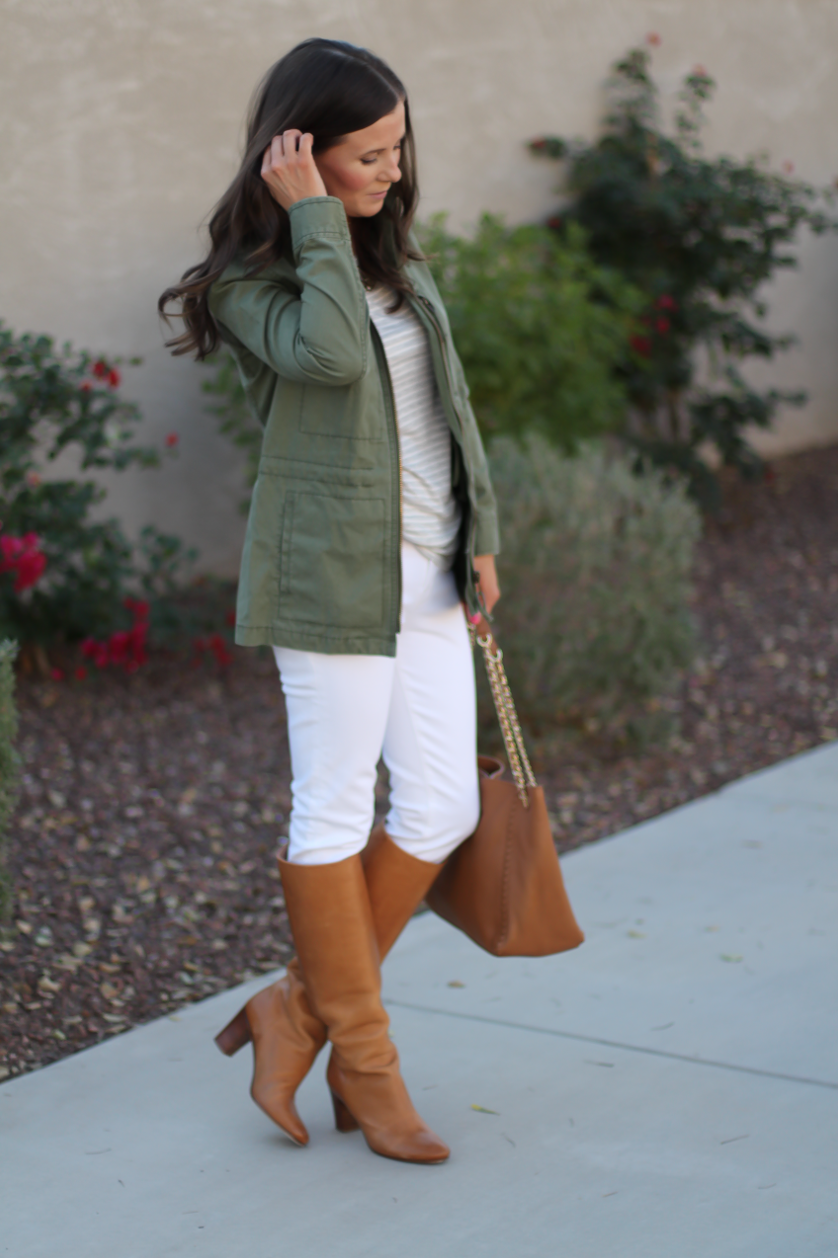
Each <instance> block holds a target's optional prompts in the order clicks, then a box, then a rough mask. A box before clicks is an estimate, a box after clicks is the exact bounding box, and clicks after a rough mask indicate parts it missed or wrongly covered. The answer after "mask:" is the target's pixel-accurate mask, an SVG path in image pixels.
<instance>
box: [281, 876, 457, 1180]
mask: <svg viewBox="0 0 838 1258" xmlns="http://www.w3.org/2000/svg"><path fill="white" fill-rule="evenodd" d="M280 873H281V876H282V885H283V887H284V889H285V904H286V907H287V909H288V916H289V918H290V920H291V928H292V930H293V932H294V940H295V942H296V944H297V953H298V956H299V960H300V966H301V969H302V974H303V979H304V982H305V986H306V992H307V993H308V999H309V1003H310V1005H311V1007H312V1009H313V1010H314V1012H315V1013H316V1014H317V1015H318V1016H319V1017H320V1019H321V1020H322V1021H323V1022H324V1023H325V1024H326V1026H327V1027H328V1031H329V1039H330V1040H331V1041H332V1045H333V1050H334V1051H333V1057H332V1061H331V1063H330V1076H331V1077H330V1080H329V1083H330V1087H331V1089H332V1097H333V1101H334V1106H335V1116H336V1118H337V1120H338V1125H339V1126H340V1125H341V1120H342V1118H343V1115H344V1114H347V1115H350V1116H351V1117H352V1118H353V1119H354V1120H355V1121H356V1122H357V1123H358V1125H359V1126H360V1128H361V1130H362V1131H363V1133H364V1138H365V1139H366V1141H367V1144H368V1145H369V1147H370V1148H371V1149H372V1150H373V1152H374V1153H379V1154H381V1156H382V1157H389V1158H396V1159H397V1160H398V1161H402V1162H442V1161H444V1160H445V1159H446V1158H447V1157H448V1154H449V1150H448V1147H447V1146H446V1145H445V1144H444V1143H443V1141H442V1140H440V1139H439V1137H438V1136H436V1135H434V1133H433V1132H432V1131H431V1130H430V1129H429V1128H428V1127H427V1126H426V1124H425V1123H424V1122H423V1121H422V1119H421V1118H420V1117H419V1115H418V1114H417V1113H416V1110H415V1109H414V1108H413V1104H412V1102H411V1100H410V1097H409V1096H408V1094H407V1088H406V1087H405V1085H404V1081H403V1080H402V1077H401V1074H400V1073H399V1057H398V1053H397V1052H396V1046H395V1045H394V1044H393V1042H392V1040H391V1039H390V1036H389V1034H388V1028H389V1019H388V1017H387V1014H386V1013H385V1011H384V1007H383V1006H382V1004H381V994H380V993H381V973H380V970H379V960H378V945H377V943H376V939H375V933H374V927H373V918H372V910H371V908H370V900H369V894H368V892H367V884H366V881H365V879H364V869H363V865H362V862H361V857H360V856H350V857H349V858H348V859H347V860H342V861H337V862H336V863H334V864H331V865H292V864H290V863H288V862H287V861H280Z"/></svg>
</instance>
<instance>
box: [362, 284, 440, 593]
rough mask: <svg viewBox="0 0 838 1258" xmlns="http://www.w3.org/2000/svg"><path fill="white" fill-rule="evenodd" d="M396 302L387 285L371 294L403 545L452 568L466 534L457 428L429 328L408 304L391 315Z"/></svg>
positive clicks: (371, 311) (380, 286) (369, 295)
mask: <svg viewBox="0 0 838 1258" xmlns="http://www.w3.org/2000/svg"><path fill="white" fill-rule="evenodd" d="M392 301H393V291H392V289H390V288H385V287H384V285H381V284H379V285H378V286H377V287H376V288H374V289H373V290H372V292H368V293H367V304H368V305H369V310H370V318H371V319H372V321H373V323H374V324H375V327H376V330H377V331H378V334H379V336H380V337H381V341H382V344H383V346H384V353H385V355H386V358H387V366H388V367H389V369H390V379H391V381H392V384H393V396H394V399H395V405H396V422H397V425H398V430H399V450H400V454H401V466H402V540H403V541H405V542H410V543H411V544H412V545H413V546H415V547H416V549H417V550H420V551H421V552H422V553H423V554H424V555H426V556H427V558H429V559H431V560H433V562H434V563H435V564H437V565H438V567H440V568H445V569H447V568H450V567H451V561H452V559H453V558H454V554H455V552H456V549H457V534H458V532H459V529H460V507H459V504H458V503H457V500H456V499H455V497H454V494H453V492H452V489H451V429H450V428H449V427H448V421H447V420H446V418H445V412H444V411H443V409H442V401H441V399H440V396H439V390H438V389H437V385H436V380H435V378H434V369H433V361H432V359H431V347H430V345H429V344H428V337H427V334H426V332H425V329H424V327H423V325H422V323H421V322H420V320H419V317H418V315H416V314H415V312H414V311H413V310H412V309H411V307H410V306H409V305H408V303H407V302H404V303H403V304H402V306H401V309H400V310H397V311H396V313H395V314H388V313H387V307H388V306H389V305H391V303H392Z"/></svg>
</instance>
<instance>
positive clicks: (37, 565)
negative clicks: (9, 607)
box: [15, 550, 47, 594]
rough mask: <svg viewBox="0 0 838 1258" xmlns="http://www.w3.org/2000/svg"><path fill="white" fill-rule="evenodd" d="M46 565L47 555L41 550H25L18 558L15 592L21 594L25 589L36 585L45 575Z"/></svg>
mask: <svg viewBox="0 0 838 1258" xmlns="http://www.w3.org/2000/svg"><path fill="white" fill-rule="evenodd" d="M46 566H47V557H46V555H44V554H43V553H42V552H41V551H40V550H27V551H25V552H24V553H23V554H22V555H21V557H20V559H19V560H18V565H17V580H16V581H15V594H20V593H22V591H23V590H28V589H30V587H31V586H33V585H36V584H37V582H38V581H40V579H41V577H42V576H43V575H44V569H45V568H46Z"/></svg>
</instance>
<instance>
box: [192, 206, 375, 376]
mask: <svg viewBox="0 0 838 1258" xmlns="http://www.w3.org/2000/svg"><path fill="white" fill-rule="evenodd" d="M289 218H290V221H291V245H292V249H293V254H294V264H295V267H296V271H297V279H298V282H299V289H297V288H292V287H290V286H286V285H285V284H282V283H279V282H277V281H276V280H272V279H270V278H269V277H268V276H266V275H265V274H264V273H262V274H257V275H254V276H247V275H246V274H245V273H244V270H243V268H241V267H240V266H232V267H230V268H228V270H227V271H225V272H224V274H223V275H222V276H221V278H220V279H219V280H217V281H216V282H215V284H213V286H212V289H211V291H210V298H209V306H210V311H211V312H212V315H213V318H214V319H215V320H216V322H217V323H218V324H219V327H220V330H221V333H222V336H224V335H225V333H227V334H231V337H229V336H228V337H225V339H234V340H236V341H238V342H239V343H240V344H242V345H244V346H245V347H246V348H247V349H249V350H250V351H251V353H253V354H255V355H256V357H257V358H259V359H261V361H262V362H263V363H266V364H267V366H268V367H270V368H271V369H272V370H273V371H275V372H276V373H277V374H278V375H280V376H285V377H286V378H287V379H289V380H295V381H297V382H298V383H301V384H325V385H347V384H354V383H355V381H356V380H360V379H361V377H362V376H363V375H364V373H365V372H366V369H367V347H368V345H369V312H368V308H367V302H366V297H365V295H364V287H363V284H362V283H361V277H360V274H359V272H358V266H357V263H356V261H355V257H354V254H353V253H352V243H351V239H350V236H349V225H348V223H347V221H346V214H345V212H344V208H343V205H342V204H341V202H340V201H339V200H338V199H337V197H308V198H306V199H305V200H304V201H297V202H296V204H295V205H292V206H291V209H290V211H289Z"/></svg>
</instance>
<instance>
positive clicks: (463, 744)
mask: <svg viewBox="0 0 838 1258" xmlns="http://www.w3.org/2000/svg"><path fill="white" fill-rule="evenodd" d="M274 654H275V656H276V661H277V664H278V666H279V672H280V677H281V680H282V689H283V693H284V694H285V705H286V708H287V712H288V738H289V743H290V748H291V774H292V783H291V796H292V800H293V806H292V809H291V823H290V830H289V838H290V842H289V846H288V860H290V861H293V862H295V863H297V864H300V865H327V864H330V863H332V862H334V861H340V860H344V859H346V857H348V856H353V855H355V854H356V853H358V852H360V851H361V850H362V849H363V847H364V846H365V845H366V842H367V839H368V838H369V834H370V830H371V828H372V823H373V819H374V814H375V794H374V792H375V783H376V771H377V765H378V761H379V759H380V758H381V756H382V754H383V756H384V763H385V764H386V765H387V768H388V770H389V772H390V811H389V813H388V815H387V820H386V826H387V833H388V835H389V836H390V838H391V839H392V840H393V842H394V843H397V844H398V846H399V847H400V848H402V849H403V850H404V851H405V852H408V853H409V854H410V855H411V856H415V857H417V858H418V859H419V860H424V861H432V862H437V863H438V862H440V861H443V860H445V858H446V856H448V855H449V853H450V852H452V851H453V850H454V848H455V847H457V845H458V844H459V843H461V842H462V841H463V839H465V838H467V837H468V835H470V834H471V833H472V831H473V830H474V829H475V827H476V825H477V821H478V818H479V815H480V790H479V786H478V780H477V759H476V757H477V722H476V712H475V691H474V662H473V659H472V653H471V645H470V643H469V637H468V629H467V627H466V620H465V614H464V612H463V609H462V606H461V604H460V601H459V598H458V596H457V589H456V585H455V582H454V577H453V575H452V573H450V572H442V571H441V570H440V569H439V568H437V567H436V565H435V564H433V563H432V562H431V561H430V560H429V559H426V558H425V557H424V556H423V555H421V554H420V553H419V551H418V550H416V549H415V547H413V546H411V545H410V544H409V543H404V544H403V546H402V617H401V632H400V633H399V634H398V636H397V638H396V656H395V658H394V659H391V658H389V657H388V656H384V655H325V654H323V653H321V652H317V651H297V650H293V649H292V648H290V647H274Z"/></svg>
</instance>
